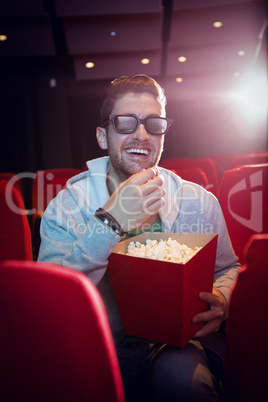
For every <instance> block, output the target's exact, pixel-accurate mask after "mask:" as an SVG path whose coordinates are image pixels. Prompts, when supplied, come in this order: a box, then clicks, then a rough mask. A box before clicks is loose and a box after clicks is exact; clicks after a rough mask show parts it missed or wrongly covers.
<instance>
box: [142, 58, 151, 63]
mask: <svg viewBox="0 0 268 402" xmlns="http://www.w3.org/2000/svg"><path fill="white" fill-rule="evenodd" d="M141 63H142V64H149V63H150V59H146V58H145V59H142V60H141Z"/></svg>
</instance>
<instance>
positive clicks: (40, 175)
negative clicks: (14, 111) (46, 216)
mask: <svg viewBox="0 0 268 402" xmlns="http://www.w3.org/2000/svg"><path fill="white" fill-rule="evenodd" d="M265 160H266V161H267V162H266V163H262V164H251V165H246V166H243V165H242V166H239V165H240V163H243V162H244V161H246V162H248V161H254V162H257V161H261V162H264V161H265ZM238 161H240V162H238ZM230 164H231V165H232V166H233V168H232V169H229V170H225V171H224V172H223V173H222V176H221V180H220V182H219V181H218V175H217V172H216V164H215V162H214V161H213V160H212V159H211V158H196V159H193V158H188V159H187V158H170V159H166V160H164V161H163V162H162V163H161V166H162V167H166V168H169V169H171V170H173V171H175V172H176V173H178V174H179V175H180V176H181V177H182V178H183V179H185V180H189V181H193V182H196V183H198V184H200V185H201V186H203V187H205V188H206V189H208V190H209V191H211V192H212V193H214V195H215V196H217V197H218V199H219V202H220V205H221V207H222V210H223V214H224V217H225V220H226V223H227V227H228V230H229V234H230V237H231V240H232V243H233V246H234V250H235V252H236V254H237V256H238V257H239V259H240V261H242V258H243V248H244V246H245V244H246V242H247V240H248V238H249V237H250V236H251V235H253V234H254V233H268V211H267V208H265V205H267V203H268V152H266V153H265V152H260V153H258V154H256V153H255V154H247V155H241V156H237V157H235V156H233V157H232V158H229V165H230ZM235 166H236V167H235ZM81 172H82V170H79V169H52V170H43V171H39V172H37V173H36V174H35V175H34V178H33V183H32V202H31V209H30V210H29V209H27V211H26V213H27V216H28V221H29V222H30V224H31V232H32V246H33V253H34V259H36V258H37V254H38V249H39V244H40V237H39V226H40V220H41V217H42V214H43V212H44V210H45V208H46V207H47V205H48V203H49V202H50V200H51V199H52V198H54V197H55V196H56V195H57V193H58V192H59V191H60V190H61V189H62V188H64V186H65V184H66V181H67V180H68V179H69V178H70V177H72V176H74V175H76V174H78V173H81ZM1 179H5V180H7V181H8V185H7V188H8V192H10V190H11V184H12V185H14V186H15V187H16V189H17V191H19V193H20V194H21V195H22V200H19V201H17V202H20V203H21V202H23V184H22V181H21V180H20V178H19V177H18V176H16V175H11V174H10V173H7V174H0V180H1ZM1 188H2V190H1V191H2V193H3V194H4V193H5V192H6V190H5V185H4V184H2V186H1ZM8 192H7V193H8ZM2 197H3V198H2V200H1V203H2V215H3V220H4V222H6V226H7V227H8V230H7V232H6V233H10V228H11V225H10V223H9V222H11V215H12V210H10V208H8V206H7V205H4V204H5V202H6V196H4V195H3V196H2ZM12 197H15V195H14V194H13V195H12ZM16 197H18V195H16ZM11 199H12V198H11ZM8 209H9V210H8ZM3 211H6V212H5V213H4V212H3ZM13 215H14V214H13ZM13 219H14V216H13ZM21 225H22V227H24V226H25V225H27V222H26V219H25V218H21ZM26 232H27V230H26V229H25V233H24V231H22V233H24V234H23V236H24V238H25V239H28V237H29V236H28V234H27V233H26ZM5 243H7V237H6V242H3V243H2V247H1V248H2V249H3V253H4V254H3V255H4V256H6V255H7V250H8V248H7V247H5V246H4V244H5ZM28 243H29V242H28ZM1 255H2V252H0V259H3V258H2V257H1ZM13 255H15V254H14V249H13ZM20 255H21V254H20ZM27 255H28V256H29V254H28V251H27Z"/></svg>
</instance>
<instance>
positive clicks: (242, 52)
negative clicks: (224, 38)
mask: <svg viewBox="0 0 268 402" xmlns="http://www.w3.org/2000/svg"><path fill="white" fill-rule="evenodd" d="M237 53H238V56H245V54H246V52H245V51H244V50H239V52H237Z"/></svg>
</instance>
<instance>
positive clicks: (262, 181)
mask: <svg viewBox="0 0 268 402" xmlns="http://www.w3.org/2000/svg"><path fill="white" fill-rule="evenodd" d="M219 202H220V205H221V207H222V211H223V214H224V217H225V220H226V224H227V228H228V231H229V235H230V238H231V241H232V244H233V247H234V251H235V253H236V255H237V256H238V258H239V259H240V262H242V263H243V249H244V246H245V244H246V243H247V241H248V239H249V238H250V236H252V235H253V234H255V233H268V209H267V205H268V164H261V165H248V166H241V167H239V168H236V169H231V170H227V171H226V172H225V173H224V175H223V178H222V180H221V184H220V189H219Z"/></svg>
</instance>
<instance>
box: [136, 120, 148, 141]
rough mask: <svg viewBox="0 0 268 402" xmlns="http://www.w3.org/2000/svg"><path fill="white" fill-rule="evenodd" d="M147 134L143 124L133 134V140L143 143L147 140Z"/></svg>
mask: <svg viewBox="0 0 268 402" xmlns="http://www.w3.org/2000/svg"><path fill="white" fill-rule="evenodd" d="M149 138H150V137H149V133H147V131H146V129H145V127H144V124H142V123H141V124H140V125H139V127H138V128H137V130H136V131H135V132H134V133H133V139H136V140H138V141H141V142H144V141H147V140H148V139H149Z"/></svg>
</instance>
